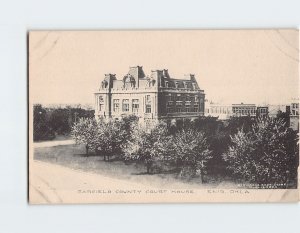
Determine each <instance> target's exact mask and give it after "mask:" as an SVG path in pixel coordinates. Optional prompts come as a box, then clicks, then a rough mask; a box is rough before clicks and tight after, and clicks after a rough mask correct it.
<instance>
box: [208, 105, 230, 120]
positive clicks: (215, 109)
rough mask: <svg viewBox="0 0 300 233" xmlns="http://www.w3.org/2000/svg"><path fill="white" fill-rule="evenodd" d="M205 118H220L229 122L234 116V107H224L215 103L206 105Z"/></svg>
mask: <svg viewBox="0 0 300 233" xmlns="http://www.w3.org/2000/svg"><path fill="white" fill-rule="evenodd" d="M205 107H206V108H205V116H212V117H218V119H219V120H227V119H229V118H230V117H231V116H232V105H231V104H229V105H223V104H217V103H213V102H208V103H206V104H205Z"/></svg>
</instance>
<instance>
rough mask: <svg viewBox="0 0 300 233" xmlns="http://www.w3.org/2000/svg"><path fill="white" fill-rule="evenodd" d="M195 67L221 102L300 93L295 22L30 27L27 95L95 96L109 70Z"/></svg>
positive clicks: (284, 98)
mask: <svg viewBox="0 0 300 233" xmlns="http://www.w3.org/2000/svg"><path fill="white" fill-rule="evenodd" d="M136 65H140V66H143V70H144V72H145V74H146V75H150V74H151V70H153V69H168V70H169V74H170V76H171V77H172V78H183V76H184V74H188V73H193V74H195V76H196V79H197V81H198V84H199V86H200V88H201V89H203V90H204V91H205V93H206V99H208V100H211V101H213V102H218V103H227V104H231V103H241V102H243V103H254V104H264V103H269V104H286V103H290V102H291V99H293V98H299V35H298V31H297V30H177V31H176V30H175V31H174V30H173V31H168V30H165V31H164V30H160V31H151V30H150V31H34V32H30V34H29V94H30V102H31V103H41V104H93V103H94V96H93V93H94V92H95V91H96V90H97V89H98V88H99V87H100V83H101V81H102V80H103V78H104V74H106V73H114V74H116V75H117V78H118V79H122V77H123V76H124V75H126V74H127V72H128V70H129V67H130V66H136Z"/></svg>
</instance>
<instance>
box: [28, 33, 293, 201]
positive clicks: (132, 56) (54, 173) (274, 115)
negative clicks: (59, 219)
mask: <svg viewBox="0 0 300 233" xmlns="http://www.w3.org/2000/svg"><path fill="white" fill-rule="evenodd" d="M28 74H29V77H28V82H29V103H28V112H29V123H28V124H29V132H28V137H29V187H28V188H29V202H30V203H31V204H47V203H48V204H70V203H197V202H296V201H298V200H299V185H298V172H297V171H298V164H299V31H298V30H297V29H266V30H149V31H142V30H140V31H139V30H137V31H30V32H29V33H28Z"/></svg>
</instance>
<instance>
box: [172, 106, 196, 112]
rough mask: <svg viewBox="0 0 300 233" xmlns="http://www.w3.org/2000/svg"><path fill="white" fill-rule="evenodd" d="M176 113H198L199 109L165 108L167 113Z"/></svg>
mask: <svg viewBox="0 0 300 233" xmlns="http://www.w3.org/2000/svg"><path fill="white" fill-rule="evenodd" d="M176 112H199V107H198V106H194V107H192V108H188V107H187V108H167V113H176Z"/></svg>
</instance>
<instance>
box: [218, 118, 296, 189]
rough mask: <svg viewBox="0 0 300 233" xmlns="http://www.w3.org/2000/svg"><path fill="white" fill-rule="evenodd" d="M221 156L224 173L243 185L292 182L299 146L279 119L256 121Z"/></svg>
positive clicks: (238, 135)
mask: <svg viewBox="0 0 300 233" xmlns="http://www.w3.org/2000/svg"><path fill="white" fill-rule="evenodd" d="M231 140H232V146H230V147H229V149H228V151H227V152H226V153H224V154H223V158H224V160H225V161H226V162H227V163H228V169H230V170H231V171H233V174H234V175H236V176H237V177H239V178H242V179H243V180H245V181H249V182H255V183H258V184H279V183H285V184H287V183H289V182H290V181H292V180H295V176H296V174H297V167H298V153H299V146H298V145H297V141H298V138H297V135H296V134H295V133H294V132H293V131H292V130H290V129H289V128H288V127H287V126H286V125H285V123H284V122H283V120H281V119H271V118H266V119H260V118H259V119H258V120H257V121H256V123H255V124H254V125H253V126H252V130H251V131H250V132H248V133H247V132H244V131H243V130H239V131H238V132H237V133H236V134H235V135H234V136H232V137H231Z"/></svg>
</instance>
